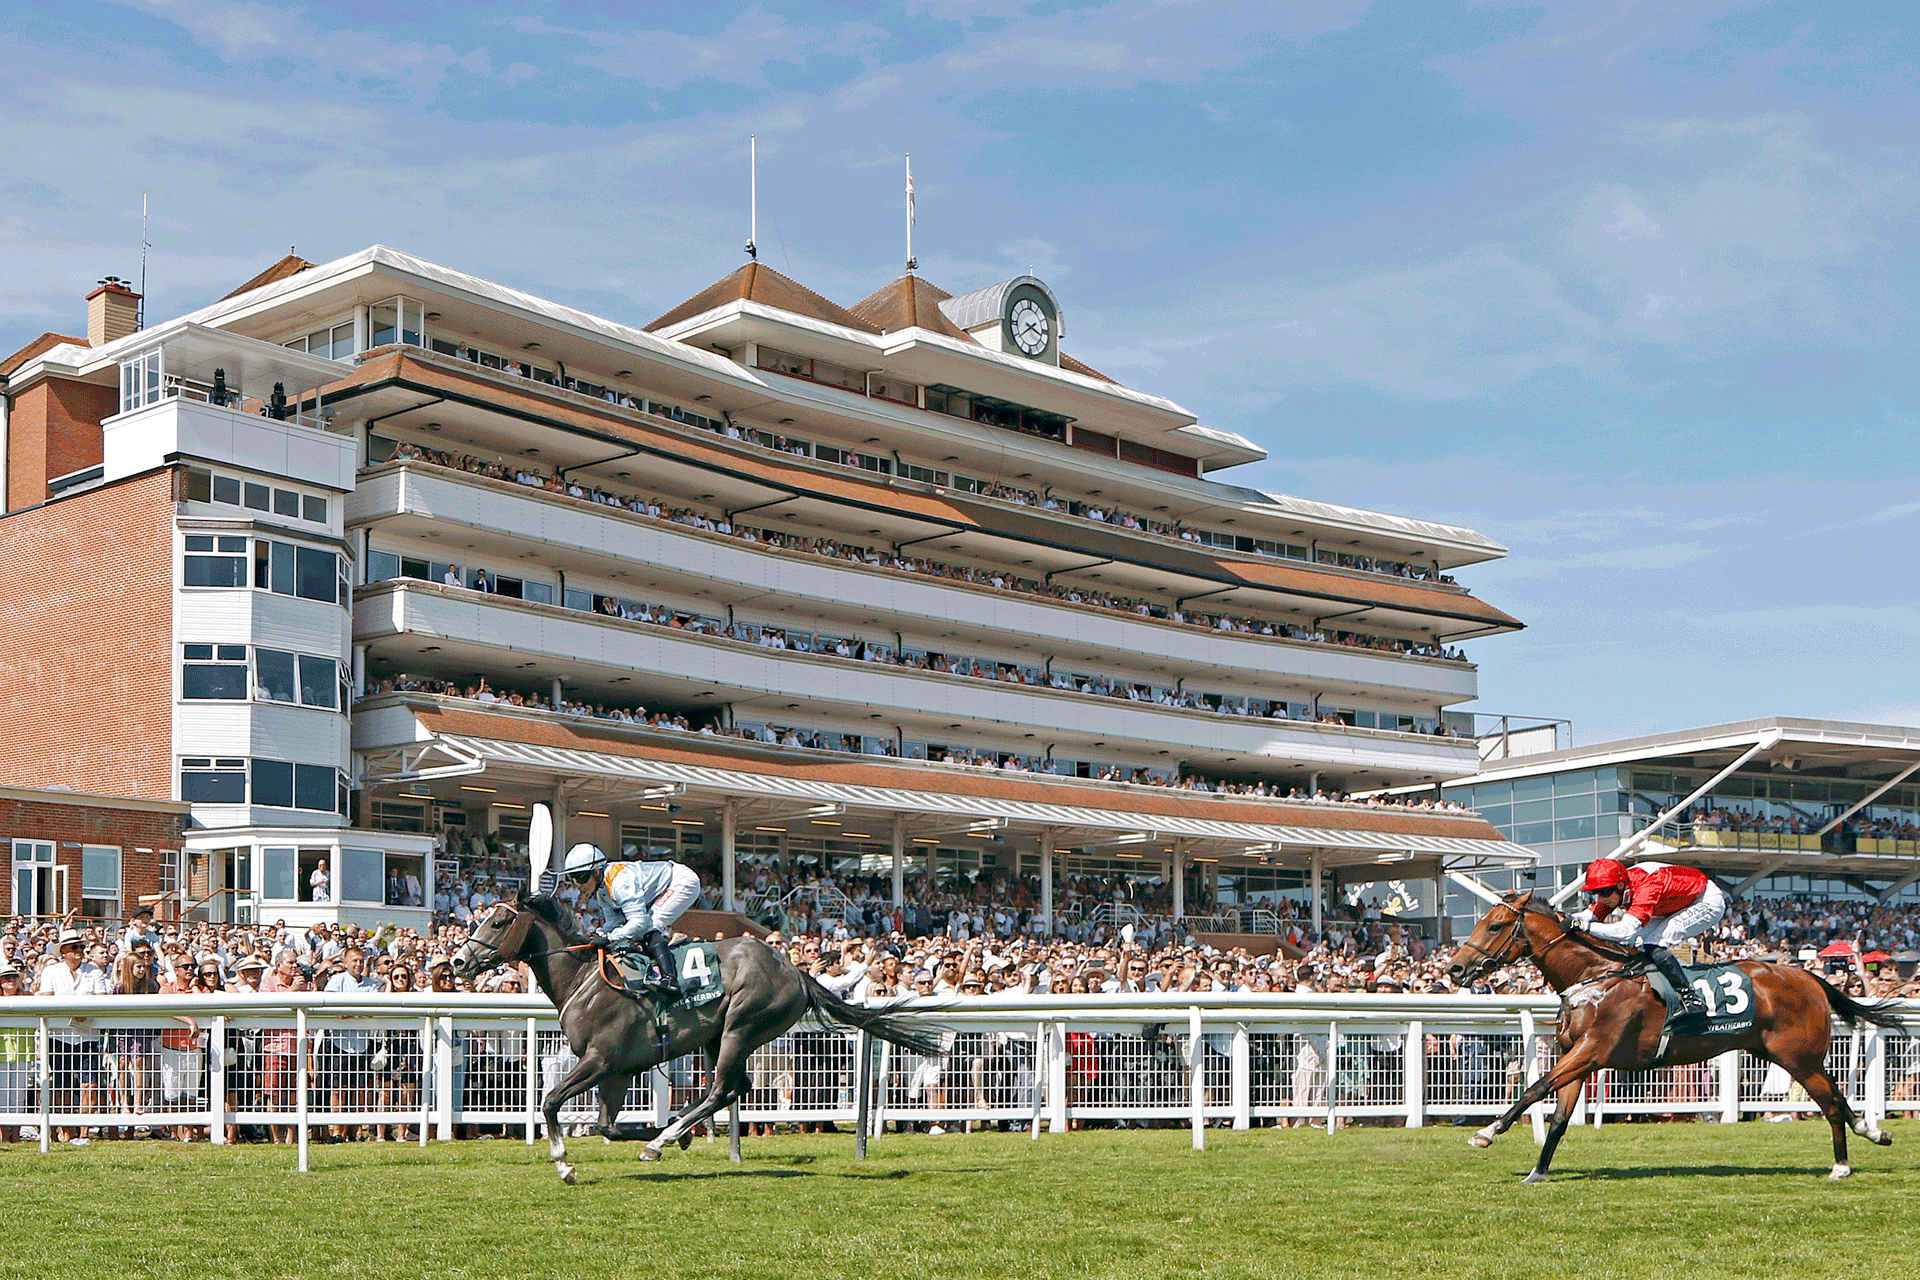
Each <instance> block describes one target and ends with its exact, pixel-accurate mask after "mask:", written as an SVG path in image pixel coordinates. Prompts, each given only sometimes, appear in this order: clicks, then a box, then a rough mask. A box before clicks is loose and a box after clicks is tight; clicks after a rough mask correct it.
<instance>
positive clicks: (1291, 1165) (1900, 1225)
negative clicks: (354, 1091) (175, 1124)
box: [0, 1122, 1920, 1280]
mask: <svg viewBox="0 0 1920 1280" xmlns="http://www.w3.org/2000/svg"><path fill="white" fill-rule="evenodd" d="M1891 1131H1892V1132H1893V1133H1894V1134H1895V1135H1896V1144H1895V1145H1894V1146H1893V1147H1892V1148H1889V1149H1882V1148H1877V1147H1872V1146H1870V1145H1868V1144H1866V1143H1864V1142H1859V1141H1857V1140H1856V1142H1855V1143H1854V1144H1853V1151H1852V1156H1853V1162H1854V1168H1855V1170H1856V1173H1855V1175H1854V1177H1853V1178H1852V1179H1851V1180H1849V1181H1847V1182H1842V1183H1828V1182H1826V1181H1825V1180H1824V1175H1825V1173H1826V1171H1827V1167H1828V1163H1829V1152H1828V1149H1827V1136H1826V1126H1825V1125H1816V1124H1810V1123H1805V1122H1802V1123H1797V1124H1779V1125H1774V1124H1757V1123H1749V1124H1742V1125H1739V1126H1737V1127H1735V1128H1733V1129H1731V1130H1729V1129H1725V1128H1722V1127H1721V1126H1718V1125H1618V1126H1611V1127H1609V1128H1607V1129H1606V1130H1604V1131H1603V1132H1601V1133H1599V1134H1595V1133H1594V1132H1593V1131H1591V1130H1584V1131H1582V1130H1575V1131H1573V1132H1572V1133H1570V1134H1569V1135H1568V1138H1567V1141H1566V1142H1565V1143H1564V1144H1562V1146H1561V1148H1560V1154H1559V1158H1558V1161H1557V1168H1556V1169H1555V1173H1554V1180H1553V1182H1552V1183H1551V1184H1549V1185H1547V1186H1539V1187H1528V1186H1523V1185H1520V1182H1519V1176H1518V1175H1520V1174H1522V1173H1524V1172H1525V1170H1526V1169H1527V1168H1528V1167H1529V1166H1530V1165H1531V1163H1532V1161H1533V1157H1534V1152H1535V1148H1534V1145H1533V1142H1532V1140H1531V1138H1530V1137H1529V1136H1528V1135H1527V1133H1526V1131H1525V1130H1524V1128H1519V1129H1516V1130H1515V1131H1514V1132H1513V1133H1510V1134H1508V1135H1507V1136H1506V1137H1505V1138H1504V1139H1502V1140H1501V1141H1500V1142H1499V1143H1497V1144H1496V1145H1495V1146H1494V1148H1493V1149H1492V1150H1491V1151H1485V1152H1482V1151H1474V1150H1471V1149H1469V1148H1468V1146H1467V1144H1466V1134H1467V1132H1468V1131H1467V1130H1464V1129H1454V1128H1439V1129H1424V1130H1414V1131H1407V1130H1399V1129H1350V1130H1346V1131H1344V1132H1341V1133H1338V1134H1335V1135H1333V1136H1332V1137H1331V1138H1329V1137H1328V1135H1326V1134H1324V1133H1320V1132H1317V1131H1313V1130H1278V1131H1276V1130H1255V1131H1252V1132H1248V1133H1230V1132H1222V1131H1219V1130H1209V1131H1208V1133H1207V1147H1208V1149H1207V1151H1206V1152H1205V1153H1204V1154H1196V1153H1194V1152H1193V1151H1191V1150H1190V1149H1189V1146H1190V1138H1189V1135H1188V1133H1186V1132H1185V1131H1171V1130H1159V1131H1150V1132H1138V1131H1129V1132H1104V1131H1096V1132H1087V1133H1077V1134H1072V1135H1061V1136H1049V1137H1043V1138H1042V1139H1041V1140H1040V1141H1039V1142H1037V1143H1035V1142H1033V1141H1031V1140H1029V1139H1028V1138H1027V1137H1026V1136H1025V1135H1022V1134H974V1135H971V1136H966V1137H962V1136H958V1135H949V1136H946V1137H916V1136H907V1137H894V1136H891V1135H890V1136H888V1137H885V1138H882V1139H878V1140H876V1142H875V1143H874V1146H873V1152H872V1158H871V1159H869V1160H867V1161H866V1162H864V1163H861V1162H857V1161H855V1160H854V1159H853V1140H852V1139H851V1138H850V1137H846V1136H825V1137H800V1136H792V1137H778V1138H769V1139H758V1140H751V1139H750V1140H748V1142H747V1143H746V1147H745V1151H746V1161H745V1163H744V1164H742V1165H741V1166H739V1167H738V1168H735V1167H734V1166H732V1165H730V1164H729V1163H728V1162H727V1149H726V1144H725V1143H724V1142H719V1143H715V1144H713V1145H711V1146H709V1145H707V1144H706V1143H705V1142H696V1143H695V1144H694V1146H693V1149H692V1150H691V1151H690V1152H688V1153H686V1154H684V1155H683V1154H681V1153H679V1152H677V1151H669V1153H668V1155H667V1158H666V1159H665V1160H664V1161H663V1162H662V1163H661V1164H658V1165H652V1166H647V1165H641V1164H639V1163H638V1162H637V1160H636V1159H635V1157H636V1156H637V1155H638V1144H623V1145H620V1146H607V1145H605V1144H603V1143H602V1142H601V1141H600V1140H599V1139H597V1138H596V1139H591V1140H578V1139H576V1140H574V1141H573V1143H572V1144H571V1151H570V1154H571V1156H572V1158H573V1159H574V1160H575V1161H576V1163H578V1164H579V1166H580V1174H581V1185H580V1186H578V1187H566V1186H563V1185H561V1183H560V1181H559V1179H558V1178H557V1177H555V1176H554V1173H553V1169H552V1166H551V1165H550V1164H548V1163H547V1162H546V1160H545V1159H544V1158H541V1157H543V1156H544V1152H545V1145H544V1143H543V1144H542V1145H541V1146H540V1147H539V1148H537V1149H535V1150H529V1149H528V1148H527V1147H526V1146H524V1145H523V1144H522V1143H520V1142H518V1141H492V1142H468V1143H459V1144H444V1145H441V1144H436V1145H434V1146H432V1147H429V1148H428V1149H427V1150H426V1151H425V1152H422V1151H420V1150H419V1149H418V1148H416V1147H408V1146H394V1145H386V1146H379V1145H354V1146H345V1147H315V1148H314V1150H313V1156H312V1164H313V1172H312V1173H311V1174H309V1175H307V1176H306V1177H301V1176H299V1175H298V1174H296V1173H294V1172H293V1170H292V1161H291V1154H292V1153H291V1149H290V1148H285V1147H279V1148H273V1147H261V1146H245V1147H240V1148H237V1149H234V1150H216V1149H213V1148H209V1147H205V1146H194V1147H189V1148H182V1147H178V1146H175V1145H173V1144H168V1143H157V1142H156V1143H104V1144H96V1145H94V1146H93V1147H90V1148H87V1149H84V1150H73V1149H62V1150H59V1151H56V1152H54V1153H53V1154H51V1155H49V1156H44V1157H43V1156H41V1155H40V1154H39V1152H38V1151H37V1150H36V1149H34V1148H33V1147H30V1146H20V1147H5V1148H0V1189H3V1191H4V1204H5V1219H4V1221H5V1241H6V1243H5V1247H4V1248H0V1276H6V1277H12V1276H23V1277H33V1278H34V1280H49V1278H52V1280H59V1278H62V1277H67V1276H99V1275H109V1276H113V1275H117V1276H130V1277H131V1276H138V1277H148V1276H153V1277H167V1278H173V1277H178V1278H180V1280H189V1278H191V1280H212V1278H215V1277H226V1276H266V1277H276V1278H281V1277H284V1278H287V1280H321V1278H322V1277H332V1276H344V1277H354V1278H356V1280H358V1278H361V1277H385V1276H410V1277H418V1276H429V1275H430V1276H460V1277H466V1276H472V1277H489V1278H490V1277H496V1276H498V1277H522V1276H549V1275H552V1276H565V1277H568V1280H601V1278H603V1277H624V1276H644V1277H649V1278H653V1277H657V1278H658V1280H734V1278H736V1277H738V1278H740V1280H748V1278H751V1280H779V1278H782V1277H787V1276H801V1275H804V1276H810V1277H812V1276H817V1277H861V1278H863V1280H864V1278H865V1277H888V1278H891V1277H900V1278H901V1280H946V1278H947V1277H967V1278H968V1280H980V1278H985V1277H999V1276H1009V1277H1021V1278H1023V1280H1028V1278H1030V1280H1050V1278H1051V1277H1094V1276H1127V1277H1142V1276H1189V1275H1192V1276H1202V1275H1204V1276H1226V1277H1241V1276H1249V1277H1256V1276H1257V1277H1264V1276H1281V1277H1301V1276H1353V1277H1376V1276H1382V1275H1387V1274H1390V1273H1393V1274H1398V1275H1402V1276H1461V1277H1508V1276H1527V1277H1548V1276H1566V1277H1580V1278H1581V1280H1585V1278H1587V1277H1594V1278H1599V1277H1628V1278H1632V1280H1651V1278H1665V1277H1673V1278H1674V1280H1715V1278H1717V1277H1733V1276H1738V1277H1749V1276H1753V1277H1761V1276H1764V1277H1776V1276H1791V1277H1794V1278H1795V1280H1820V1278H1822V1277H1846V1278H1847V1280H1865V1278H1867V1277H1879V1276H1901V1277H1908V1276H1911V1275H1913V1274H1914V1270H1915V1265H1916V1264H1915V1262H1914V1259H1915V1258H1916V1257H1920V1212H1915V1206H1916V1205H1917V1204H1920V1150H1916V1144H1920V1126H1915V1125H1912V1124H1899V1123H1896V1124H1895V1125H1894V1126H1892V1127H1891Z"/></svg>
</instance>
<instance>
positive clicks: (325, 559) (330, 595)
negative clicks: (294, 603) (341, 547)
mask: <svg viewBox="0 0 1920 1280" xmlns="http://www.w3.org/2000/svg"><path fill="white" fill-rule="evenodd" d="M297 551H298V552H299V564H300V576H299V582H298V585H297V587H296V588H295V590H294V594H295V595H297V596H299V597H301V598H302V599H305V600H325V601H326V602H327V603H329V604H333V603H336V602H338V600H339V598H340V565H339V560H340V558H339V557H338V556H336V555H334V554H333V552H331V551H318V550H315V549H314V548H312V547H299V548H297ZM274 590H276V591H277V590H279V587H278V586H276V587H275V588H274Z"/></svg>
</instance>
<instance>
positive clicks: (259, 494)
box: [245, 480, 269, 511]
mask: <svg viewBox="0 0 1920 1280" xmlns="http://www.w3.org/2000/svg"><path fill="white" fill-rule="evenodd" d="M268 496H269V493H268V489H267V486H266V485H264V484H255V483H254V482H253V481H251V480H249V481H247V485H246V498H245V503H246V505H247V506H249V507H252V508H253V509H254V510H255V511H265V510H266V509H267V499H268Z"/></svg>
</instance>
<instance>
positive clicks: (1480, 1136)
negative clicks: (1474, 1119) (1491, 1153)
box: [1467, 1133, 1493, 1147]
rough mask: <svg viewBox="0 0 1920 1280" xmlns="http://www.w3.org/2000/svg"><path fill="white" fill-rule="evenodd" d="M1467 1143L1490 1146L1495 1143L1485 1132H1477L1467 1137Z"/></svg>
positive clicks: (1471, 1145) (1474, 1145)
mask: <svg viewBox="0 0 1920 1280" xmlns="http://www.w3.org/2000/svg"><path fill="white" fill-rule="evenodd" d="M1467 1145H1468V1146H1470V1147H1490V1146H1492V1145H1493V1139H1492V1138H1489V1137H1488V1136H1487V1135H1486V1134H1484V1133H1476V1134H1474V1135H1473V1136H1472V1137H1471V1138H1468V1139H1467Z"/></svg>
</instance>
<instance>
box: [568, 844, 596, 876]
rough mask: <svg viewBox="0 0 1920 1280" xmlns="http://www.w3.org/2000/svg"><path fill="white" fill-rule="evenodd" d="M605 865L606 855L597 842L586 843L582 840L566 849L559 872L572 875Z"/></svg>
mask: <svg viewBox="0 0 1920 1280" xmlns="http://www.w3.org/2000/svg"><path fill="white" fill-rule="evenodd" d="M606 865H607V855H606V854H605V853H603V852H601V850H600V846H599V845H597V844H587V843H586V842H585V841H582V842H581V843H579V844H577V845H575V846H573V848H571V849H569V850H567V857H566V861H564V862H562V863H561V864H560V874H561V875H563V876H567V877H572V876H575V875H579V874H580V873H582V872H586V871H594V870H597V869H599V868H601V867H604V866H606Z"/></svg>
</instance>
